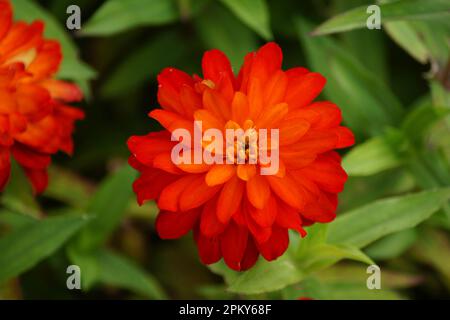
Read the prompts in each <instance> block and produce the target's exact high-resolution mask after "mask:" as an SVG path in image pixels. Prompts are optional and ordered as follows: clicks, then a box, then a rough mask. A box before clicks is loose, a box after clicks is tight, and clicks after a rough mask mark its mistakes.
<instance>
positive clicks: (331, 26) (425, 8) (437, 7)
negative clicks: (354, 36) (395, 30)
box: [313, 0, 450, 35]
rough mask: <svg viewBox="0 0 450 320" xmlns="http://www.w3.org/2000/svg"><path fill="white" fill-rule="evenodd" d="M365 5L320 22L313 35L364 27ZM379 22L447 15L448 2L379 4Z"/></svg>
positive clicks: (411, 0)
mask: <svg viewBox="0 0 450 320" xmlns="http://www.w3.org/2000/svg"><path fill="white" fill-rule="evenodd" d="M367 7H368V6H367V5H365V6H361V7H358V8H355V9H352V10H349V11H347V12H344V13H341V14H339V15H337V16H335V17H333V18H331V19H329V20H328V21H326V22H324V23H323V24H321V25H320V26H319V27H318V28H317V29H316V30H314V32H313V34H314V35H324V34H330V33H335V32H341V31H347V30H352V29H357V28H364V27H366V22H367V19H368V17H369V16H370V15H371V14H372V13H367ZM379 8H380V12H381V22H382V23H385V22H391V21H400V20H414V19H435V18H436V17H439V16H448V14H449V12H450V3H449V2H448V1H447V0H427V1H422V0H399V1H394V2H388V3H383V4H380V5H379Z"/></svg>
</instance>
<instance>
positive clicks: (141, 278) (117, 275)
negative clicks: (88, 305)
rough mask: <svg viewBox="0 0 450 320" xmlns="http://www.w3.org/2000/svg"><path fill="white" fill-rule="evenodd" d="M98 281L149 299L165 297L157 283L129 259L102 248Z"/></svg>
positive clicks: (99, 254) (99, 255)
mask: <svg viewBox="0 0 450 320" xmlns="http://www.w3.org/2000/svg"><path fill="white" fill-rule="evenodd" d="M97 259H98V266H99V270H100V272H99V274H98V281H99V282H101V283H103V284H107V285H112V286H116V287H119V288H124V289H129V290H131V291H134V292H136V293H139V294H142V295H144V296H146V297H148V298H151V299H166V298H167V297H166V294H165V293H164V291H163V289H162V288H161V287H160V285H159V283H158V282H157V280H156V279H155V278H153V277H152V276H151V275H150V274H148V273H146V272H145V271H144V270H142V269H141V268H140V267H139V266H138V265H137V264H135V263H134V262H132V261H131V260H129V259H127V258H125V257H123V256H120V255H118V254H116V253H113V252H110V251H106V250H102V251H100V252H99V253H98V256H97Z"/></svg>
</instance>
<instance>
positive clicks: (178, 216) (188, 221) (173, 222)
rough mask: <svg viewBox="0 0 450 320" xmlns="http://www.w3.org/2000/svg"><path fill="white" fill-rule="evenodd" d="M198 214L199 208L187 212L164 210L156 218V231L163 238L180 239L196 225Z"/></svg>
mask: <svg viewBox="0 0 450 320" xmlns="http://www.w3.org/2000/svg"><path fill="white" fill-rule="evenodd" d="M198 215H199V211H198V210H190V211H186V212H166V211H162V212H160V213H159V214H158V217H157V218H156V222H155V223H156V231H157V232H158V235H159V236H160V238H161V239H178V238H180V237H182V236H184V235H185V234H186V233H188V232H189V230H191V229H192V228H193V227H194V224H195V222H196V221H197V218H198Z"/></svg>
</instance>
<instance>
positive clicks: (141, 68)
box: [101, 32, 188, 98]
mask: <svg viewBox="0 0 450 320" xmlns="http://www.w3.org/2000/svg"><path fill="white" fill-rule="evenodd" d="M187 51H188V48H187V47H186V46H185V44H184V42H183V41H182V38H181V37H180V36H179V35H178V34H177V33H175V32H165V33H162V34H160V35H158V36H157V37H155V38H153V39H151V41H149V42H148V43H146V44H144V45H143V46H141V47H139V48H137V49H135V50H134V51H133V53H131V54H130V55H129V56H127V57H126V58H125V59H124V60H123V62H122V63H120V64H119V65H118V66H117V67H116V68H115V70H114V71H113V72H112V74H111V76H110V77H109V78H108V79H107V81H105V83H104V84H103V87H102V90H101V95H102V96H104V97H109V98H111V97H117V96H120V95H122V94H126V93H129V92H130V91H132V90H134V89H136V88H138V87H139V85H141V84H142V83H143V82H144V81H145V80H149V79H152V78H153V77H155V76H156V75H157V74H158V72H160V71H161V70H162V69H163V68H165V67H167V66H169V65H175V64H176V62H177V61H179V60H180V58H181V57H183V56H184V55H185V54H186V53H187Z"/></svg>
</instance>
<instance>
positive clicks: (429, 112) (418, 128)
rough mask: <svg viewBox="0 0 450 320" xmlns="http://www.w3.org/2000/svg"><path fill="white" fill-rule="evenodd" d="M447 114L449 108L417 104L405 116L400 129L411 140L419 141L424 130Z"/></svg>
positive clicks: (449, 110)
mask: <svg viewBox="0 0 450 320" xmlns="http://www.w3.org/2000/svg"><path fill="white" fill-rule="evenodd" d="M449 114H450V109H449V108H446V107H437V106H436V107H433V106H431V105H429V104H423V105H419V106H418V107H417V108H415V109H414V110H412V111H411V112H410V113H408V115H407V116H406V117H405V119H404V120H403V123H402V130H403V131H404V132H405V133H406V135H407V136H408V138H410V139H411V140H413V141H415V142H421V141H422V140H423V138H424V135H425V133H426V131H427V130H428V129H429V128H430V127H431V126H432V125H433V124H435V123H436V122H438V121H440V120H442V119H444V118H445V117H446V116H448V115H449Z"/></svg>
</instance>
